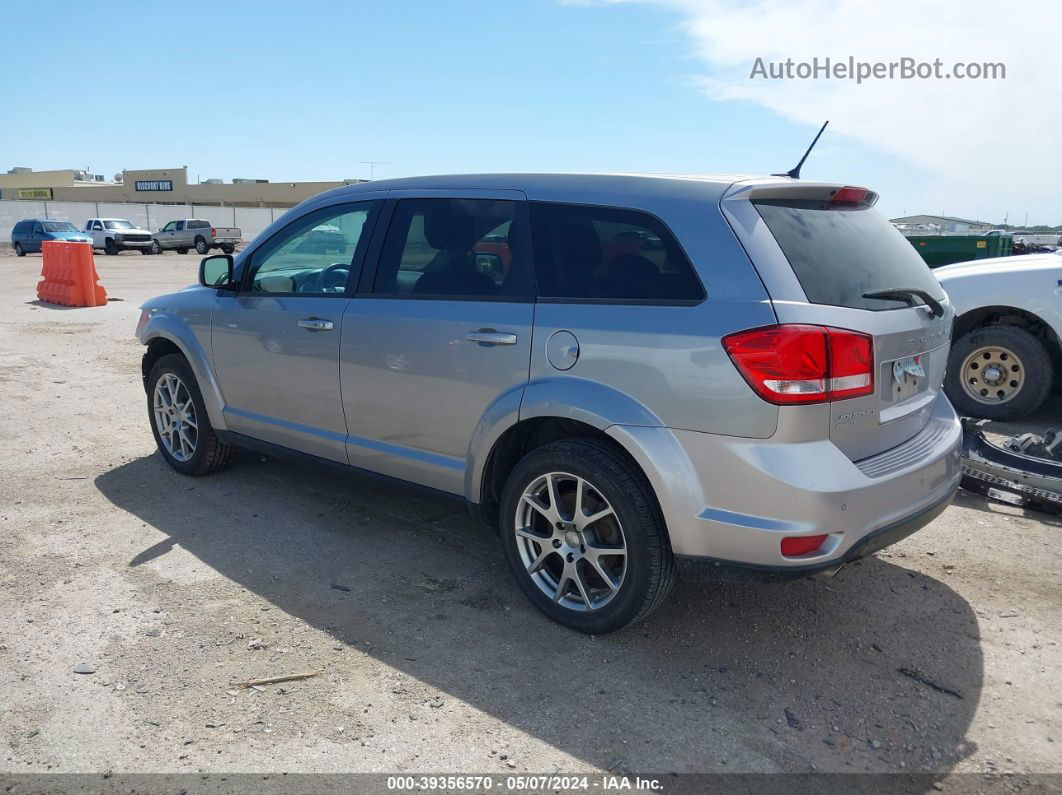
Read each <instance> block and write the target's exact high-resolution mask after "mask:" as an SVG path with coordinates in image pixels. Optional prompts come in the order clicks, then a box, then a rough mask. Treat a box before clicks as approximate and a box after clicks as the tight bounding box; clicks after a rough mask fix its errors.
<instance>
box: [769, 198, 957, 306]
mask: <svg viewBox="0 0 1062 795" xmlns="http://www.w3.org/2000/svg"><path fill="white" fill-rule="evenodd" d="M753 204H754V205H755V206H756V209H757V210H758V211H759V213H760V217H762V218H763V220H764V221H765V222H766V223H767V227H768V228H769V229H770V230H771V233H772V234H773V235H774V239H775V240H777V241H778V245H779V247H780V248H781V249H782V252H783V253H784V254H785V256H786V259H788V260H789V264H790V265H791V266H792V267H793V272H794V273H795V274H796V277H797V279H798V280H799V281H800V286H801V287H802V288H804V294H805V295H807V297H808V300H809V301H810V302H811V303H813V304H829V305H831V306H847V307H852V308H854V309H873V310H883V309H900V308H903V307H906V306H907V304H905V303H904V302H902V301H889V300H881V299H875V298H864V297H863V294H864V293H869V292H875V291H878V290H889V289H895V288H897V287H913V288H916V289H919V290H925V291H926V292H928V293H930V294H931V295H932V296H934V297H935V298H938V299H943V298H944V290H943V289H942V288H941V286H940V282H938V281H937V280H936V278H935V277H934V276H933V274H932V273H931V272H930V270H929V266H928V265H926V263H925V262H924V261H923V260H922V258H921V257H920V256H918V254H917V252H915V250H914V248H913V247H912V246H911V244H910V243H908V242H907V240H906V239H905V238H904V237H903V235H901V234H900V233H899V232H897V231H896V229H894V228H893V226H892V224H890V223H889V222H888V221H886V220H885V218H884V217H883V216H882V215H881V214H879V213H878V212H877V210H873V209H870V208H869V207H854V208H841V207H836V206H835V207H833V208H829V209H827V205H826V204H824V203H823V202H820V201H811V200H802V201H792V200H789V201H781V200H760V201H755V202H753Z"/></svg>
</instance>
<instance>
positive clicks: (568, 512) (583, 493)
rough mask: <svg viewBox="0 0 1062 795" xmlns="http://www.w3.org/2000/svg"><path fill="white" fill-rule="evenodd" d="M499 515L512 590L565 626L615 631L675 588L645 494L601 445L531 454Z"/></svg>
mask: <svg viewBox="0 0 1062 795" xmlns="http://www.w3.org/2000/svg"><path fill="white" fill-rule="evenodd" d="M500 510H501V515H500V522H499V527H500V533H501V541H502V546H503V548H504V550H505V556H506V559H507V560H508V562H509V566H510V568H511V569H512V572H513V575H514V576H515V577H516V581H517V583H518V585H519V586H520V589H521V590H522V591H523V592H524V594H525V595H526V596H527V597H528V599H530V600H531V602H532V603H533V604H534V605H535V607H537V608H538V609H539V610H541V611H542V612H543V613H545V614H546V615H547V616H549V617H550V618H552V619H553V620H554V621H557V622H558V623H561V624H564V625H565V626H567V627H571V628H572V629H575V630H577V631H579V632H585V633H587V634H595V635H596V634H604V633H606V632H612V631H614V630H617V629H621V628H622V627H625V626H628V625H629V624H633V623H635V622H637V621H640V620H642V619H643V618H645V617H646V616H647V615H649V613H651V612H652V611H653V610H655V609H656V608H657V607H658V606H659V605H660V604H661V602H663V600H664V597H665V596H667V594H668V592H669V591H670V590H671V586H672V585H673V584H674V581H675V560H674V556H673V555H672V553H671V545H670V543H669V541H668V535H667V528H666V526H665V525H664V520H663V517H662V516H661V515H660V509H659V507H658V505H657V502H656V498H655V496H654V495H653V492H652V488H651V486H650V485H649V483H648V481H646V479H645V476H644V475H643V474H642V473H641V472H640V471H639V470H638V469H637V467H636V466H635V465H634V464H633V463H631V462H630V461H629V460H628V459H627V458H626V457H625V456H623V455H622V454H621V453H620V451H619V450H617V449H616V448H615V446H613V445H612V444H609V443H608V442H604V441H599V440H597V439H589V438H584V439H568V440H563V441H559V442H553V443H551V444H548V445H545V446H543V447H540V448H538V449H536V450H533V451H532V452H530V453H529V454H528V455H527V456H525V457H524V458H523V459H522V460H521V461H520V462H519V463H518V464H517V465H516V467H515V468H514V469H513V471H512V474H511V475H510V476H509V478H508V480H506V482H505V488H504V491H503V494H502V500H501V509H500Z"/></svg>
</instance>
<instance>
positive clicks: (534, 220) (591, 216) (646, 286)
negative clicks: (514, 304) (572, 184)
mask: <svg viewBox="0 0 1062 795" xmlns="http://www.w3.org/2000/svg"><path fill="white" fill-rule="evenodd" d="M531 242H532V247H533V249H534V255H535V272H536V276H537V279H538V293H539V296H540V297H541V298H543V299H550V298H554V299H561V300H576V301H578V300H587V301H609V300H612V301H645V302H648V303H651V302H655V301H680V302H698V301H701V300H703V299H704V287H702V286H701V282H700V280H699V279H698V278H697V275H696V273H695V272H694V270H693V266H692V265H691V264H690V261H689V259H687V257H686V254H685V253H684V252H683V251H682V248H681V247H680V246H679V245H678V242H677V241H676V240H675V237H674V235H672V234H671V232H670V230H668V228H667V227H666V226H664V224H663V223H662V222H661V221H660V220H659V219H657V218H654V217H653V216H651V215H649V214H648V213H643V212H639V211H636V210H622V209H617V208H612V207H597V206H590V205H579V204H558V203H553V202H532V203H531Z"/></svg>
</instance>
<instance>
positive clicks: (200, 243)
mask: <svg viewBox="0 0 1062 795" xmlns="http://www.w3.org/2000/svg"><path fill="white" fill-rule="evenodd" d="M195 252H196V254H199V255H202V256H206V255H207V254H209V253H210V246H208V245H207V242H206V240H205V239H204V238H202V237H198V236H197V237H196V239H195Z"/></svg>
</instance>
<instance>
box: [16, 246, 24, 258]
mask: <svg viewBox="0 0 1062 795" xmlns="http://www.w3.org/2000/svg"><path fill="white" fill-rule="evenodd" d="M15 256H16V257H24V256H26V250H25V249H24V248H22V244H21V243H15Z"/></svg>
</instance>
